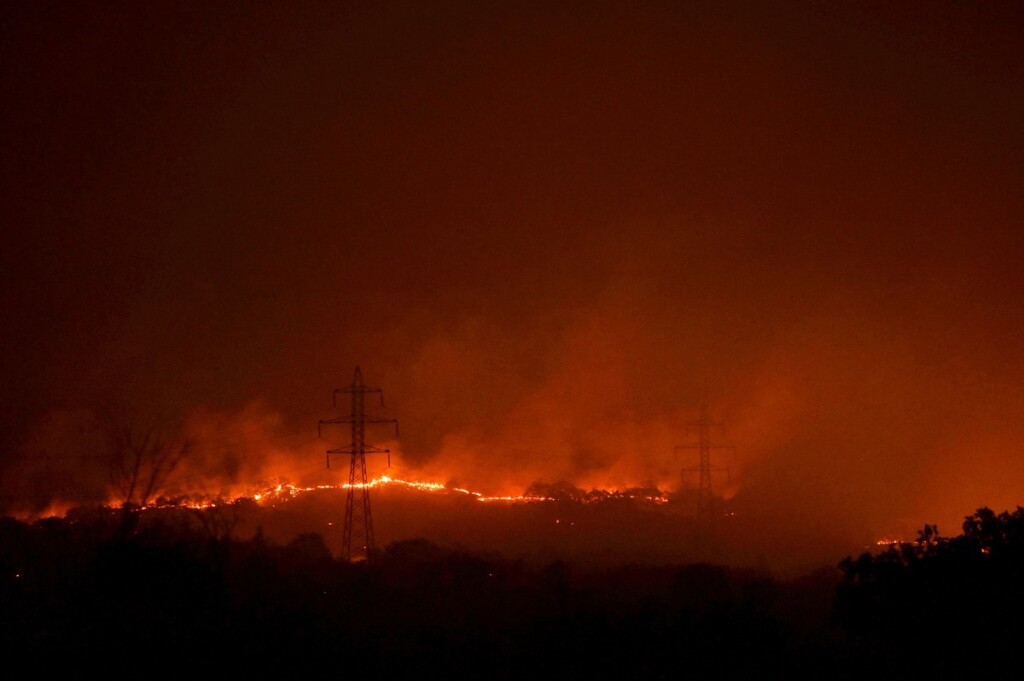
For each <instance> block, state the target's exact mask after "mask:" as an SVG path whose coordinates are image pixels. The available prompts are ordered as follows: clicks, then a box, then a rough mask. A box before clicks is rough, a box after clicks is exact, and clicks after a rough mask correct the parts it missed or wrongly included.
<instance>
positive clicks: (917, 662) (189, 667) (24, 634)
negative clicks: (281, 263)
mask: <svg viewBox="0 0 1024 681" xmlns="http://www.w3.org/2000/svg"><path fill="white" fill-rule="evenodd" d="M136 520H137V519H133V520H132V521H131V522H129V523H125V522H124V519H123V518H121V517H118V516H117V514H114V513H111V514H108V515H106V516H104V515H102V514H99V515H95V516H91V517H90V518H88V519H82V518H79V519H48V520H43V521H38V522H35V523H31V524H26V523H22V522H19V521H16V520H12V519H9V518H5V519H0V642H2V644H3V647H4V653H5V657H6V659H7V661H8V664H9V665H10V664H14V663H22V662H24V663H27V664H29V665H30V667H28V668H29V669H31V670H33V672H34V673H33V675H34V676H38V675H44V676H45V675H48V672H50V671H55V670H57V669H60V668H64V667H68V666H69V665H70V667H69V668H70V669H73V670H75V671H74V672H73V673H72V674H71V676H72V677H73V678H74V677H79V676H86V675H89V676H95V674H97V673H98V674H101V675H103V676H104V677H108V678H122V677H125V676H128V675H131V676H146V677H171V676H175V677H181V676H191V677H198V678H213V677H216V676H223V675H226V676H228V677H230V678H241V677H256V678H268V677H282V678H291V677H292V676H303V677H318V678H319V677H331V678H357V677H358V676H360V675H362V676H370V677H388V678H395V677H403V678H406V677H424V676H425V677H429V678H434V677H437V676H449V677H455V678H523V677H529V678H572V679H578V678H584V677H593V678H609V677H621V678H655V679H660V678H689V677H694V676H695V675H703V674H707V675H714V676H715V677H718V678H723V677H725V678H791V677H793V676H794V675H798V674H799V675H801V676H808V677H818V678H851V679H853V678H949V677H951V676H956V675H959V674H962V673H968V674H969V675H971V676H975V675H977V674H979V673H982V672H984V671H987V670H993V669H996V668H998V667H1000V666H1002V665H1004V664H1007V663H1009V664H1015V662H1014V661H1015V660H1016V656H1017V654H1018V651H1019V650H1020V646H1021V644H1022V643H1024V622H1022V618H1021V616H1020V613H1021V612H1024V609H1022V606H1024V510H1022V509H1020V508H1018V509H1017V511H1016V512H1014V513H1012V514H1011V513H1004V514H1001V515H995V514H993V513H991V512H990V511H988V510H987V509H982V510H980V511H979V512H978V513H977V514H975V515H973V516H971V517H969V518H968V519H967V521H966V522H965V524H964V533H963V534H962V535H960V536H957V537H954V538H951V539H947V538H942V537H939V536H938V535H937V534H936V533H935V532H934V528H926V529H925V530H924V531H922V533H921V536H920V537H919V541H918V542H916V543H914V544H903V545H899V546H895V547H893V548H891V549H890V550H889V551H887V552H884V553H882V554H880V555H874V556H872V555H867V554H865V555H864V556H862V557H860V558H857V559H847V560H845V561H843V562H842V563H841V564H840V565H839V566H837V567H835V566H833V567H824V568H822V569H820V570H818V571H816V572H814V573H812V574H808V575H806V576H805V577H803V578H800V579H796V580H788V581H780V580H778V579H775V578H773V577H772V575H770V574H768V573H765V572H757V571H747V570H734V569H729V568H725V567H721V566H716V565H707V564H693V565H677V566H645V565H622V566H619V567H616V568H610V569H595V568H591V569H583V568H578V567H574V566H573V565H570V564H566V563H561V562H554V563H550V564H543V565H539V564H527V563H524V562H522V561H516V560H511V559H508V558H504V557H501V556H496V555H479V554H473V553H470V552H466V551H462V550H457V549H451V548H442V547H439V546H437V545H434V544H431V543H429V542H427V541H425V540H412V541H404V542H397V543H394V544H391V545H389V546H388V547H387V548H386V549H385V550H383V551H382V552H381V553H380V554H379V555H378V556H376V557H375V560H373V561H372V562H370V563H361V564H356V565H349V564H347V563H342V562H339V561H337V560H335V559H333V558H332V556H331V554H330V552H329V551H328V550H327V548H326V546H325V545H324V542H323V539H322V538H321V537H320V536H319V535H315V534H307V535H302V536H300V537H298V538H297V539H295V540H294V541H292V542H290V543H289V544H287V545H276V544H274V543H271V542H269V541H267V540H266V539H264V538H263V537H262V536H261V535H260V534H259V533H257V534H256V536H254V537H252V538H250V539H246V540H238V539H235V538H233V537H232V535H231V531H230V529H231V528H230V523H225V522H223V520H224V516H223V514H220V515H219V514H218V512H217V511H213V512H206V513H183V514H182V515H181V517H179V518H176V519H174V518H171V519H168V518H162V519H160V520H159V521H152V520H145V519H143V520H142V521H141V522H135V521H136Z"/></svg>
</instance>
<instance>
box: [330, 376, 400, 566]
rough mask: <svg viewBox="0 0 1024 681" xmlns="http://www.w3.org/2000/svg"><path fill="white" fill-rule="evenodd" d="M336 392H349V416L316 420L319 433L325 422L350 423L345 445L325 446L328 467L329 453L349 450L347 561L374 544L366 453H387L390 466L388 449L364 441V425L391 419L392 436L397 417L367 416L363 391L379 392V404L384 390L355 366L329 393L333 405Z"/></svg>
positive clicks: (343, 548)
mask: <svg viewBox="0 0 1024 681" xmlns="http://www.w3.org/2000/svg"><path fill="white" fill-rule="evenodd" d="M338 393H348V394H349V395H351V397H352V408H351V411H350V413H349V416H348V417H345V418H336V419H321V420H320V421H319V422H318V423H317V433H318V434H319V433H320V431H321V429H322V428H323V426H324V425H330V424H340V423H346V424H351V426H352V440H351V442H350V444H349V446H348V447H338V448H337V449H328V450H327V467H328V468H330V467H331V455H332V454H349V455H350V456H351V463H350V465H349V472H348V496H347V497H346V500H345V529H344V533H343V535H342V542H341V557H342V558H343V559H344V560H347V561H353V560H359V559H361V558H362V559H368V558H369V557H370V556H371V555H373V553H374V549H375V548H376V547H375V545H374V541H373V512H372V511H371V509H370V486H369V480H368V479H367V477H366V455H367V454H387V455H388V467H389V468H390V467H391V450H390V449H380V448H379V447H374V446H373V445H368V444H366V426H367V425H368V424H377V423H393V424H394V425H395V436H396V437H397V436H398V420H397V419H382V418H374V417H367V416H366V395H367V394H369V393H378V394H379V395H380V404H381V406H382V407H383V406H384V392H383V391H382V390H381V389H380V388H370V387H367V386H366V385H364V384H363V372H362V371H360V369H359V367H356V372H355V375H354V376H353V377H352V385H350V386H348V387H347V388H337V389H335V390H334V393H333V394H332V401H333V402H334V406H337V404H338V403H337V400H338Z"/></svg>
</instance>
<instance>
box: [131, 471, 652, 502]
mask: <svg viewBox="0 0 1024 681" xmlns="http://www.w3.org/2000/svg"><path fill="white" fill-rule="evenodd" d="M364 487H366V488H371V489H372V488H377V487H402V488H406V489H410V490H416V491H418V492H425V493H429V494H459V495H465V496H468V497H472V498H473V499H475V500H477V501H479V502H483V503H500V502H504V503H513V504H517V503H518V504H522V503H542V502H553V501H559V500H560V499H563V498H568V499H571V500H573V501H577V502H580V503H585V504H587V503H596V502H599V501H606V500H612V499H629V500H635V501H644V502H649V503H654V504H664V503H667V502H668V500H669V499H668V497H667V496H665V495H664V494H661V493H657V491H656V490H655V491H654V492H652V491H650V490H641V491H635V490H625V491H619V490H591V491H590V492H586V493H580V494H578V495H573V496H571V497H561V496H553V495H551V494H543V493H538V492H536V491H531V490H527V492H526V493H524V494H520V495H500V496H493V495H487V494H483V493H481V492H474V491H473V490H469V489H466V488H464V487H449V486H448V485H445V484H444V483H441V482H419V481H413V480H403V479H401V478H393V477H391V476H389V475H381V476H379V477H376V478H374V479H373V480H371V481H369V482H367V483H356V484H354V485H350V484H349V483H344V484H341V485H314V486H311V487H300V486H298V485H293V484H291V483H284V482H282V483H278V484H276V485H274V486H272V487H267V488H265V489H263V490H260V491H259V492H256V493H254V494H250V495H241V496H237V497H235V498H229V499H225V498H222V497H217V498H195V497H178V498H173V499H168V498H160V499H158V500H157V501H155V502H153V503H151V504H148V505H147V506H145V507H144V508H145V509H154V508H167V507H180V508H191V509H196V510H203V509H207V508H211V507H213V506H219V505H222V504H230V503H234V502H236V501H241V500H252V501H255V502H256V503H258V504H261V505H262V504H273V503H277V502H279V501H282V500H286V499H292V498H295V497H298V496H300V495H303V494H308V493H310V492H318V491H326V490H347V489H350V488H354V489H362V488H364Z"/></svg>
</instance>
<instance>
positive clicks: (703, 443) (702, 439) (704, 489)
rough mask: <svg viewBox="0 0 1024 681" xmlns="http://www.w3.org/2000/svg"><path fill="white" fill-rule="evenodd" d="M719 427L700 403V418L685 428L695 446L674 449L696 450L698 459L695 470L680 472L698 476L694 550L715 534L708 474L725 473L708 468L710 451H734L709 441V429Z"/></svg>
mask: <svg viewBox="0 0 1024 681" xmlns="http://www.w3.org/2000/svg"><path fill="white" fill-rule="evenodd" d="M722 425H723V424H722V423H719V422H716V421H712V420H711V415H710V412H709V410H708V403H707V400H702V401H701V404H700V417H699V418H698V419H697V420H696V421H688V422H687V424H686V429H687V431H688V432H689V430H690V429H691V428H695V429H696V430H697V442H696V443H693V444H687V445H679V446H677V447H676V451H678V450H680V449H696V450H697V451H698V452H699V456H700V461H699V465H698V466H697V468H684V469H682V473H684V474H685V473H698V474H699V475H700V481H699V483H698V484H697V543H698V546H699V545H700V544H702V543H705V542H709V541H711V540H712V538H713V536H714V533H715V524H716V520H717V514H716V512H715V495H714V492H713V490H712V486H711V474H712V473H714V472H723V471H724V472H726V473H728V471H729V469H728V468H724V467H720V466H712V465H711V450H712V449H731V450H735V447H734V446H733V445H722V444H714V443H713V442H712V441H711V428H712V427H713V426H714V427H722Z"/></svg>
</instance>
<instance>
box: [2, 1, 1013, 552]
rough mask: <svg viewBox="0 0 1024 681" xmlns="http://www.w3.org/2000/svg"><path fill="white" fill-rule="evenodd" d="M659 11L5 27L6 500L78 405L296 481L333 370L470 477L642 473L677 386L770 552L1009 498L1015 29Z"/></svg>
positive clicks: (66, 473) (860, 15) (620, 8)
mask: <svg viewBox="0 0 1024 681" xmlns="http://www.w3.org/2000/svg"><path fill="white" fill-rule="evenodd" d="M677 4H678V3H644V4H642V6H639V7H638V6H626V5H612V4H605V3H592V2H586V3H534V4H531V3H513V4H511V5H509V6H508V7H506V8H504V9H500V8H493V7H490V8H483V7H480V6H479V5H480V3H472V2H466V3H426V4H423V5H422V6H413V7H407V6H397V5H395V6H382V5H381V4H379V3H345V4H344V5H340V4H335V3H326V4H320V3H304V4H302V5H297V4H296V3H265V4H263V3H261V4H260V5H258V6H257V7H250V6H243V5H238V6H236V5H226V6H222V7H207V6H205V5H204V6H194V7H188V6H182V5H181V3H161V2H154V3H145V4H144V5H142V6H140V5H138V4H137V3H127V4H124V5H117V4H113V5H104V6H102V7H97V6H89V5H86V6H83V5H78V4H64V3H56V4H45V5H43V4H40V3H32V2H12V3H4V6H3V7H2V8H0V18H2V22H0V31H2V39H0V55H2V58H0V74H2V76H0V78H2V80H0V99H2V101H4V102H5V105H4V107H2V110H0V121H2V139H3V152H2V156H0V162H2V173H3V181H2V183H0V187H2V189H0V192H2V199H0V210H2V214H0V217H2V222H3V224H4V229H3V232H2V237H0V238H2V239H3V247H2V248H0V272H2V280H0V281H2V289H0V301H2V304H3V309H4V311H5V323H4V324H3V325H2V330H0V338H2V341H3V348H4V356H5V361H4V362H3V368H2V371H3V377H2V378H3V380H2V381H0V384H2V385H0V401H2V407H3V409H4V413H5V415H6V416H5V419H4V420H3V430H2V431H0V441H2V443H3V448H4V449H3V455H2V457H3V458H2V459H0V476H2V480H3V484H4V488H3V501H4V503H5V504H8V505H10V504H13V503H16V501H17V500H18V497H19V494H21V495H24V496H25V497H30V498H31V499H32V503H35V504H41V503H43V501H42V500H44V499H45V498H46V497H48V496H51V495H53V494H56V493H59V494H80V495H81V496H82V497H83V498H89V495H90V494H92V493H93V492H90V491H89V490H95V489H96V488H97V486H100V485H102V480H103V479H104V476H105V472H104V471H102V470H99V469H98V468H97V466H96V464H95V461H97V460H98V459H97V457H95V456H93V457H92V458H91V459H90V458H88V457H86V456H85V455H84V454H83V452H84V451H85V450H86V449H89V448H90V447H91V448H92V450H90V451H93V450H95V449H96V448H97V447H101V445H100V444H88V443H86V444H83V442H86V441H88V440H89V438H90V437H92V435H88V436H85V435H83V433H84V432H86V431H90V429H94V427H95V425H94V424H95V423H96V422H98V421H103V420H104V419H109V418H112V417H111V416H110V415H111V414H113V415H115V417H113V418H116V419H118V420H120V421H121V422H130V423H136V424H144V423H152V422H157V423H161V424H164V425H165V427H167V428H170V429H174V428H176V427H180V426H181V425H182V424H185V427H186V428H192V429H194V430H197V431H201V432H202V433H203V435H202V436H201V437H202V438H205V440H206V441H207V442H211V441H213V440H214V439H215V438H214V436H213V435H211V434H209V433H211V432H217V431H220V432H223V433H224V434H223V435H222V436H221V438H220V440H217V441H218V442H219V443H220V444H218V445H217V446H213V445H208V447H209V450H208V452H207V454H204V455H203V456H202V457H201V458H200V460H201V461H203V462H205V465H206V466H208V469H209V471H208V472H209V475H210V476H211V478H217V479H219V478H224V477H229V478H230V477H232V476H241V475H249V474H253V475H256V474H258V473H260V472H263V469H262V467H263V466H269V465H270V463H271V462H273V461H276V460H278V459H280V458H283V460H285V461H286V462H287V463H288V465H289V466H292V463H291V461H292V459H295V460H296V463H295V464H294V465H295V466H300V465H305V463H301V464H300V463H298V462H305V461H306V458H310V459H311V460H309V467H311V468H315V467H316V466H317V465H318V464H319V463H320V461H319V459H316V458H315V457H317V456H319V455H318V454H316V452H318V451H319V450H320V449H322V448H321V447H320V446H319V445H316V444H314V445H312V446H311V448H310V449H309V451H308V452H307V449H305V448H304V447H305V443H306V440H307V438H306V436H307V435H308V436H309V437H312V436H313V435H314V434H315V423H316V420H317V419H318V418H324V417H327V416H329V415H330V411H329V406H330V401H329V396H330V391H331V390H332V389H333V388H335V387H338V386H340V385H343V384H346V383H347V382H348V381H349V380H350V377H351V373H352V369H353V367H354V366H355V365H356V364H360V365H361V366H362V367H363V371H364V374H365V376H366V379H367V381H368V382H369V383H371V384H373V385H377V386H381V387H383V388H384V390H385V394H386V397H387V400H388V401H387V406H388V413H389V414H390V415H392V416H394V417H397V418H399V420H400V421H401V423H402V439H401V441H400V443H396V447H400V448H401V453H402V458H403V461H404V462H405V463H406V465H409V466H412V467H417V468H418V469H420V470H422V471H427V472H429V471H437V472H439V473H440V474H443V475H445V476H452V477H455V478H459V479H466V480H467V481H472V482H474V483H476V484H478V485H479V486H481V487H484V488H486V487H489V486H491V487H498V486H503V485H511V486H522V487H525V486H526V485H528V484H530V482H532V481H533V480H534V479H537V478H547V479H549V480H550V481H554V480H555V479H561V478H565V479H568V480H570V481H573V482H575V483H577V484H580V485H592V484H595V485H596V484H611V485H617V484H619V485H621V484H635V483H640V482H643V481H647V480H652V481H655V482H658V483H660V484H665V485H670V484H677V483H678V481H679V472H678V469H679V467H681V466H684V465H692V463H690V464H686V462H683V461H679V460H674V459H673V447H674V445H676V444H681V443H683V442H686V441H687V436H686V433H685V431H684V428H683V423H684V422H685V421H686V420H690V419H693V418H694V417H695V416H696V408H697V404H698V402H699V397H700V394H701V391H702V390H703V389H704V388H705V387H706V388H707V390H708V393H709V395H710V398H711V403H712V410H713V412H714V414H715V417H716V418H717V419H720V420H722V421H724V422H725V423H726V424H727V429H726V431H725V433H724V434H723V437H724V438H727V439H728V440H729V441H730V442H732V443H734V444H735V445H736V453H735V456H734V457H733V459H732V460H731V461H729V462H728V465H729V466H730V470H731V471H732V480H731V482H732V488H731V489H730V494H734V495H735V496H734V497H733V503H735V504H737V505H738V507H739V508H742V509H744V510H745V512H748V513H759V514H763V517H764V518H765V522H766V525H769V526H772V527H776V528H782V527H784V526H787V525H788V524H790V523H792V522H794V519H797V520H799V521H800V522H802V523H805V524H807V525H808V526H809V527H810V529H809V531H812V532H815V533H817V534H816V535H815V536H818V535H821V536H825V535H829V536H832V535H834V536H839V537H841V538H843V539H856V540H859V539H860V538H861V537H871V536H879V535H882V534H887V533H900V532H903V533H907V532H913V530H914V529H915V528H917V527H919V526H920V525H922V524H924V523H925V522H938V523H939V524H940V529H945V530H947V531H950V532H952V531H955V530H956V527H957V525H958V523H959V520H960V519H961V518H962V516H964V515H966V514H968V513H970V512H971V511H973V510H974V509H975V508H976V507H978V506H980V505H986V504H987V505H991V506H992V507H994V508H996V509H997V510H1002V509H1004V508H1007V507H1012V506H1014V505H1015V504H1017V503H1019V502H1020V501H1021V489H1024V464H1022V463H1021V462H1022V460H1024V459H1022V456H1021V454H1022V451H1021V448H1022V442H1024V439H1022V434H1024V433H1022V431H1024V392H1022V387H1021V386H1022V385H1024V362H1022V358H1021V353H1020V348H1021V347H1022V346H1024V312H1022V307H1021V305H1020V300H1021V293H1022V287H1024V274H1022V271H1024V270H1022V268H1021V266H1020V262H1021V261H1022V256H1024V230H1022V229H1021V225H1022V217H1024V211H1022V207H1024V206H1022V204H1024V196H1022V190H1021V187H1024V182H1022V180H1024V175H1022V159H1024V153H1022V151H1024V149H1022V138H1024V128H1022V123H1021V121H1024V87H1022V85H1024V83H1022V76H1024V54H1022V50H1024V40H1022V26H1024V17H1022V13H1021V10H1020V9H1019V6H1018V5H1017V4H1016V3H1009V2H1007V3H985V4H983V5H975V4H964V3H953V2H950V3H945V2H934V3H924V4H920V5H911V4H900V5H899V6H897V7H893V6H891V5H892V3H851V4H850V5H849V6H844V7H837V6H836V4H835V3H813V2H811V3H798V4H788V3H769V5H770V6H769V7H763V5H764V3H749V4H750V5H751V6H749V7H748V6H747V3H729V2H726V3H713V7H710V6H709V7H707V8H704V9H693V8H690V9H685V8H679V7H677V6H676V5H677ZM553 5H557V6H553ZM709 5H711V4H710V3H709ZM90 432H91V431H90ZM253 433H266V434H267V435H266V437H276V438H280V439H282V440H284V442H285V443H286V445H287V446H278V447H277V449H276V450H273V451H271V450H272V449H273V448H272V447H270V445H267V444H266V440H264V444H257V443H256V442H254V440H257V439H258V438H256V437H255V436H254V435H253ZM275 442H276V441H273V440H272V441H271V444H274V443H275ZM297 443H298V444H297ZM299 444H302V447H300V446H298V445H299ZM223 452H230V454H226V453H223ZM58 453H59V455H58ZM730 456H732V455H730ZM76 457H77V458H76ZM227 459H230V461H228V462H227V463H225V460H227ZM90 461H91V462H92V463H90ZM232 461H233V462H234V463H232ZM26 462H28V463H26ZM199 474H200V475H202V472H200V473H199ZM26 481H27V482H26Z"/></svg>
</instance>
